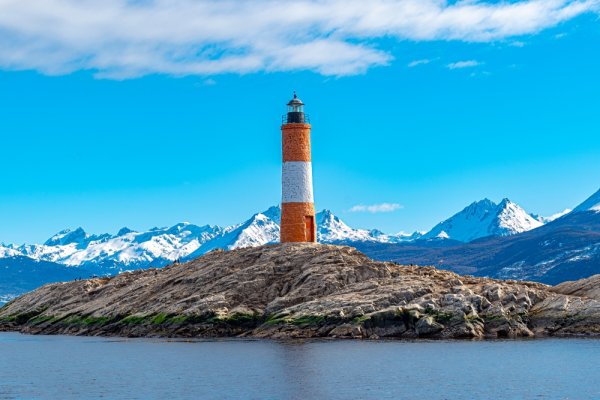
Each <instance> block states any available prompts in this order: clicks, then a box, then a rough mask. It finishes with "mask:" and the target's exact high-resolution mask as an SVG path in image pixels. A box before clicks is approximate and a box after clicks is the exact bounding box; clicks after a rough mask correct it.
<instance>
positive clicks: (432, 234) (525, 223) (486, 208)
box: [423, 198, 543, 242]
mask: <svg viewBox="0 0 600 400" xmlns="http://www.w3.org/2000/svg"><path fill="white" fill-rule="evenodd" d="M542 225H543V224H542V223H541V222H540V221H538V220H536V219H535V218H533V217H532V216H531V215H529V214H528V213H527V212H526V211H525V210H523V209H522V208H521V207H520V206H519V205H517V204H515V203H513V202H512V201H511V200H509V199H507V198H505V199H503V200H502V201H501V202H500V204H496V203H494V202H493V201H491V200H489V199H483V200H481V201H477V202H474V203H472V204H470V205H469V206H467V207H466V208H465V209H463V210H462V211H460V212H459V213H457V214H455V215H453V216H452V217H451V218H449V219H447V220H445V221H443V222H441V223H439V224H438V225H436V226H435V227H434V228H433V229H432V230H431V231H429V232H427V233H426V234H425V235H424V236H423V238H424V239H436V238H437V239H439V238H442V237H444V236H447V238H449V239H454V240H459V241H462V242H470V241H473V240H475V239H478V238H481V237H486V236H509V235H514V234H517V233H520V232H525V231H528V230H531V229H535V228H538V227H540V226H542Z"/></svg>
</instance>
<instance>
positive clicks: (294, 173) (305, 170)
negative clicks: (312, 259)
mask: <svg viewBox="0 0 600 400" xmlns="http://www.w3.org/2000/svg"><path fill="white" fill-rule="evenodd" d="M281 138H282V140H281V143H282V155H283V166H282V173H281V192H282V193H281V243H287V242H316V241H317V226H316V223H315V205H314V197H313V184H312V163H311V158H310V120H309V118H308V115H307V114H304V103H303V102H302V101H301V100H300V99H299V98H298V96H296V92H294V98H293V99H292V100H290V101H289V103H287V114H286V115H284V116H283V121H282V125H281Z"/></svg>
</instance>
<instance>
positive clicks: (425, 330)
mask: <svg viewBox="0 0 600 400" xmlns="http://www.w3.org/2000/svg"><path fill="white" fill-rule="evenodd" d="M442 329H444V325H442V324H438V323H437V322H435V320H434V319H433V317H423V318H421V319H420V320H419V321H418V322H417V324H416V325H415V331H416V333H417V335H418V336H419V337H423V336H431V335H433V334H434V333H438V332H440V331H441V330H442Z"/></svg>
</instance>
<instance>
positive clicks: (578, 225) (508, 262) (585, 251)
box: [356, 192, 600, 285]
mask: <svg viewBox="0 0 600 400" xmlns="http://www.w3.org/2000/svg"><path fill="white" fill-rule="evenodd" d="M599 206H600V192H598V193H595V194H594V195H592V196H591V197H590V198H589V199H587V200H585V201H584V202H583V203H582V204H580V205H579V206H577V207H576V208H575V209H574V211H572V212H570V213H566V214H565V215H563V216H561V217H559V218H556V219H554V220H553V221H552V222H549V223H547V224H545V225H543V226H541V227H539V228H537V229H532V230H529V231H526V232H522V233H520V234H516V235H511V236H488V237H486V238H482V239H479V240H476V241H473V242H470V243H461V242H453V243H450V244H449V245H447V244H444V245H440V246H432V245H431V243H428V242H427V241H415V242H412V243H408V244H377V245H373V244H362V243H357V244H356V247H357V248H358V249H359V250H361V251H363V252H365V253H366V254H367V255H369V256H372V257H373V258H378V259H382V260H393V261H396V262H399V263H404V264H407V263H411V264H412V263H414V264H419V265H435V266H437V267H439V268H443V269H449V270H452V271H455V272H458V273H461V274H471V275H476V276H486V277H492V278H499V279H519V280H532V281H537V282H542V283H547V284H551V285H554V284H557V283H560V282H564V281H566V280H577V279H582V278H587V277H589V276H592V275H595V274H599V273H600V212H598V207H599ZM483 214H485V213H483ZM448 242H450V241H448ZM436 244H437V243H436Z"/></svg>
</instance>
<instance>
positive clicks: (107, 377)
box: [0, 333, 600, 400]
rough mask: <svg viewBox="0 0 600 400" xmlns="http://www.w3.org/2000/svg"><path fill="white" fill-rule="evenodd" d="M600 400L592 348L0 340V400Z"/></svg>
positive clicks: (536, 343) (596, 354)
mask: <svg viewBox="0 0 600 400" xmlns="http://www.w3.org/2000/svg"><path fill="white" fill-rule="evenodd" d="M15 398H16V399H31V398H50V399H80V398H106V399H169V400H175V399H600V341H599V340H579V339H576V340H575V339H562V340H554V339H552V340H528V341H494V342H466V341H465V342H462V341H459V342H441V341H428V342H400V341H386V342H373V341H306V342H277V341H268V340H263V341H236V340H218V341H199V342H183V341H169V340H144V339H131V340H129V339H107V338H85V337H68V336H27V335H20V334H13V333H0V399H15Z"/></svg>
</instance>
